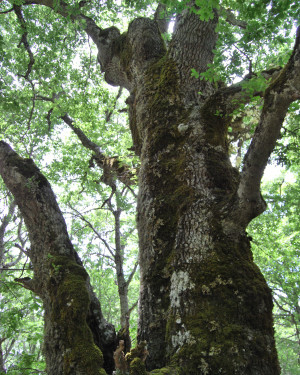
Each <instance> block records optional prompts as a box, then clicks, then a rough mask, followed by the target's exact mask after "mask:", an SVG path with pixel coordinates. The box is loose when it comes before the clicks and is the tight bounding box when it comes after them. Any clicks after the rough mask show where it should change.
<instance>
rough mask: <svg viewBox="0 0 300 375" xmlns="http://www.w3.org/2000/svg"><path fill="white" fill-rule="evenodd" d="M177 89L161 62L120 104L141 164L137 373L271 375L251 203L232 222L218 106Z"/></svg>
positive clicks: (269, 324)
mask: <svg viewBox="0 0 300 375" xmlns="http://www.w3.org/2000/svg"><path fill="white" fill-rule="evenodd" d="M182 79H183V78H182V72H181V71H180V66H179V65H178V63H177V61H176V58H175V57H174V56H173V54H172V53H170V52H169V53H165V54H163V55H162V56H160V57H157V58H156V59H153V60H152V61H151V63H150V62H148V63H147V64H146V65H145V66H144V67H143V69H140V70H139V76H138V79H137V80H136V86H135V89H134V100H132V101H130V103H129V104H130V106H131V108H132V109H133V110H132V112H131V113H132V114H134V116H133V117H134V118H131V121H132V122H131V125H132V127H131V128H134V129H135V131H134V136H133V139H134V140H135V139H138V144H136V149H138V150H139V154H140V157H141V167H140V172H139V187H140V190H139V196H138V229H139V241H140V272H141V294H140V321H139V337H138V339H139V341H141V340H146V341H147V342H148V350H149V353H150V355H149V359H148V360H147V362H146V364H147V367H148V370H154V369H158V370H155V371H153V373H158V374H160V373H162V374H164V373H165V374H173V373H178V374H182V375H183V374H185V375H186V374H188V375H193V374H195V375H196V374H197V375H208V374H211V375H212V374H217V373H220V374H228V375H229V374H230V375H231V374H243V375H252V374H253V375H254V374H261V375H271V374H273V375H274V374H279V372H280V370H279V365H278V360H277V354H276V349H275V341H274V332H273V320H272V296H271V291H270V289H269V288H268V286H267V284H266V281H265V280H264V278H263V276H262V275H261V273H260V271H259V270H258V268H257V267H256V265H255V264H254V262H253V259H252V255H251V250H250V243H249V240H248V238H247V234H246V231H245V229H246V225H245V223H246V224H248V222H249V221H250V219H251V218H253V217H255V216H256V215H258V214H259V213H260V212H261V211H260V209H261V208H260V201H258V202H255V201H254V202H252V203H251V204H252V206H251V207H252V208H251V217H249V216H246V217H242V214H241V217H240V219H241V220H240V222H236V223H233V222H232V213H233V210H235V209H236V206H238V202H239V196H238V187H239V183H240V176H239V172H238V171H237V170H236V169H235V168H233V167H232V165H231V163H230V160H229V152H228V144H227V129H228V124H229V122H230V117H229V116H227V115H226V110H227V103H226V100H225V98H224V96H223V95H221V94H217V93H215V94H212V93H211V90H212V87H211V86H208V87H207V90H208V92H210V100H202V101H201V100H200V99H199V97H197V99H195V100H194V102H193V98H194V97H195V95H194V93H191V92H190V93H188V95H187V96H186V95H185V93H184V92H183V91H182V85H181V82H182ZM198 89H199V87H198ZM216 113H218V115H216ZM136 134H138V137H136ZM258 196H259V197H260V195H258ZM247 215H248V213H247ZM170 366H171V367H170Z"/></svg>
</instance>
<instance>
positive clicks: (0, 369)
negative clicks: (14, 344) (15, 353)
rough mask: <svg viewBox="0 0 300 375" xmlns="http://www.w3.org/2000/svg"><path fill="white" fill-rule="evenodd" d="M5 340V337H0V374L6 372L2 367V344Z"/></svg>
mask: <svg viewBox="0 0 300 375" xmlns="http://www.w3.org/2000/svg"><path fill="white" fill-rule="evenodd" d="M4 341H5V339H2V338H1V337H0V374H1V375H2V374H6V369H5V367H4V355H3V350H2V344H3V342H4Z"/></svg>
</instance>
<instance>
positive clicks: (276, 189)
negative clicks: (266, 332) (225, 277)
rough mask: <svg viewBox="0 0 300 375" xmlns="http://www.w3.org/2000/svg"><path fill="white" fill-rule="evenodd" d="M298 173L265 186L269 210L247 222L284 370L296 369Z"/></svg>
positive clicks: (289, 372) (297, 328) (297, 335)
mask: <svg viewBox="0 0 300 375" xmlns="http://www.w3.org/2000/svg"><path fill="white" fill-rule="evenodd" d="M298 176H299V175H298V174H295V177H297V179H296V181H295V182H293V183H291V182H288V181H285V178H284V175H283V176H281V177H279V178H278V179H277V180H275V181H273V182H272V183H269V184H268V185H269V186H267V187H265V197H266V199H267V203H268V210H267V211H266V212H265V213H264V214H263V215H261V216H260V217H258V218H257V219H256V220H254V221H253V223H251V226H250V229H251V235H252V236H253V251H254V257H255V260H256V262H257V263H258V265H259V266H260V268H261V269H262V271H263V273H264V275H265V277H266V279H267V280H268V284H269V285H270V287H271V288H272V291H273V299H274V302H275V309H274V318H275V324H276V343H277V348H278V352H279V353H278V354H279V357H280V364H281V370H282V373H283V374H297V373H298V372H299V366H298V365H299V343H300V341H299V301H298V296H299V281H298V280H299V277H298V274H299V204H298V196H299V177H298ZM266 228H268V229H269V231H267V230H266ZM297 353H298V354H297Z"/></svg>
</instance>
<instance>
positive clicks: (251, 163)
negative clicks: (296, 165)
mask: <svg viewBox="0 0 300 375" xmlns="http://www.w3.org/2000/svg"><path fill="white" fill-rule="evenodd" d="M298 99H300V27H299V28H298V30H297V37H296V42H295V46H294V50H293V53H292V55H291V57H290V59H289V61H288V63H287V64H286V66H285V67H284V69H282V71H281V73H280V74H279V75H278V76H277V78H276V79H275V80H274V81H273V82H271V84H270V85H269V87H268V88H267V89H266V91H265V94H264V106H263V109H262V113H261V116H260V121H259V124H258V126H257V128H256V131H255V134H254V136H253V139H252V142H251V145H250V147H249V149H248V152H247V153H246V155H245V158H244V167H243V170H242V174H241V180H240V184H239V188H238V196H239V200H240V209H241V210H243V216H244V215H245V214H246V212H245V210H246V211H248V212H247V214H246V215H245V217H247V219H246V220H247V221H248V220H249V221H250V220H251V219H252V218H253V217H255V216H257V215H258V214H259V213H261V212H262V211H263V210H264V209H265V203H264V202H263V200H262V198H261V196H260V182H261V178H262V176H263V172H264V169H265V167H266V165H267V162H268V159H269V157H270V154H271V152H272V151H273V149H274V147H275V144H276V141H277V139H278V137H279V135H280V129H281V127H282V124H283V121H284V118H285V116H286V113H287V111H288V108H289V105H290V104H291V103H292V102H294V101H296V100H298ZM249 221H248V222H249ZM248 222H247V223H244V224H246V225H247V224H248Z"/></svg>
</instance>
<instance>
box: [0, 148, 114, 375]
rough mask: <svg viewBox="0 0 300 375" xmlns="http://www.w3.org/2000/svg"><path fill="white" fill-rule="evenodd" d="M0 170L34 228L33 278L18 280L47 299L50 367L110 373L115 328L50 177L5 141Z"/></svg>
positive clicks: (77, 373)
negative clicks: (72, 236)
mask: <svg viewBox="0 0 300 375" xmlns="http://www.w3.org/2000/svg"><path fill="white" fill-rule="evenodd" d="M0 173H1V176H2V178H3V180H4V182H5V184H6V186H7V187H8V189H9V190H10V191H11V193H12V194H13V195H14V197H15V201H16V203H17V205H18V207H19V209H20V211H21V213H22V215H23V217H24V220H25V224H26V227H27V229H28V233H29V238H30V242H31V247H30V250H28V255H29V257H30V259H31V262H32V265H33V269H34V278H33V279H28V278H24V279H18V280H17V281H18V282H19V283H21V284H22V285H23V286H24V287H25V288H27V289H30V290H32V291H33V292H35V293H36V294H37V295H39V296H40V297H41V299H42V301H43V305H44V311H45V312H44V323H45V324H44V350H45V358H46V364H47V373H48V374H49V375H62V374H64V375H66V374H70V375H71V374H72V375H73V374H74V375H81V374H83V373H84V374H91V375H92V374H95V375H96V374H97V375H99V374H105V373H106V372H105V370H106V371H107V372H108V373H109V374H110V373H111V372H112V370H113V368H114V363H113V350H114V349H115V347H116V337H115V331H114V328H113V326H112V325H110V324H109V323H108V322H106V321H105V319H104V318H103V316H102V312H101V307H100V304H99V301H98V300H97V298H96V296H95V294H94V292H93V290H92V288H91V285H90V282H89V277H88V274H87V273H86V271H85V269H84V268H83V266H82V263H81V261H80V259H79V257H78V255H77V253H76V252H75V250H74V248H73V246H72V244H71V242H70V239H69V237H68V233H67V229H66V225H65V222H64V219H63V216H62V214H61V212H60V210H59V207H58V205H57V202H56V199H55V196H54V194H53V192H52V190H51V187H50V185H49V183H48V181H47V180H46V178H45V177H44V176H43V175H42V174H41V172H40V171H39V170H38V168H37V167H36V166H35V165H34V163H33V161H32V160H31V159H23V158H21V157H19V156H18V155H17V154H16V153H15V152H14V151H13V150H12V149H11V148H10V147H9V146H8V145H7V144H6V143H5V142H2V141H1V142H0ZM100 349H101V350H100ZM103 368H104V369H105V370H104V369H103Z"/></svg>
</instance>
